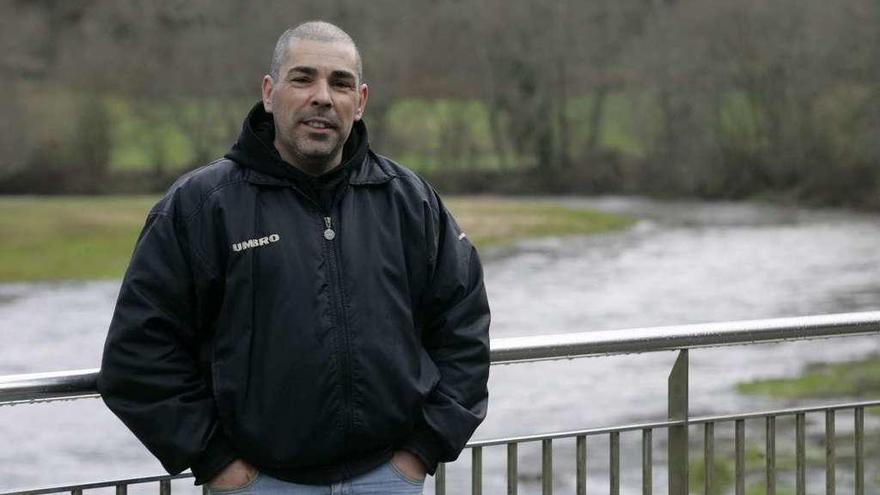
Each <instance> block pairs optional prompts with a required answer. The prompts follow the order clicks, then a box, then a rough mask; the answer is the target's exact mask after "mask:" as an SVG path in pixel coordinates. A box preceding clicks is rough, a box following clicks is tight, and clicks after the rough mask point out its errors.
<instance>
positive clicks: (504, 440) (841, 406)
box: [467, 400, 880, 448]
mask: <svg viewBox="0 0 880 495" xmlns="http://www.w3.org/2000/svg"><path fill="white" fill-rule="evenodd" d="M874 407H878V408H880V400H867V401H859V402H842V403H836V404H824V405H821V406H803V407H788V408H785V409H771V410H767V411H758V412H749V413H740V414H723V415H715V416H694V417H690V418H688V419H687V420H683V419H681V420H675V421H653V422H648V423H631V424H624V425H616V426H605V427H598V428H584V429H580V430H564V431H553V432H545V433H532V434H528V435H517V436H510V437H500V438H486V439H483V440H472V441H470V442H468V444H467V446H468V447H469V448H473V447H494V446H497V445H507V444H509V443H528V442H539V441H541V440H556V439H560V438H571V437H580V436H595V435H603V434H606V433H623V432H629V431H638V430H654V429H661V428H669V427H670V426H694V425H701V424H705V423H724V422H732V421H737V420H740V419H743V420H745V419H761V418H767V417H783V416H794V415H796V414H810V413H817V412H823V411H838V410H848V409H856V408H874Z"/></svg>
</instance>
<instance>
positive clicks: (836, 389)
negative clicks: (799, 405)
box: [737, 356, 880, 399]
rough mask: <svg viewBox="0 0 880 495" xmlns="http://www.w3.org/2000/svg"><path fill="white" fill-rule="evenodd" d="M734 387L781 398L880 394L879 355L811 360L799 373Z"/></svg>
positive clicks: (876, 395)
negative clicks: (837, 360)
mask: <svg viewBox="0 0 880 495" xmlns="http://www.w3.org/2000/svg"><path fill="white" fill-rule="evenodd" d="M737 390H738V391H739V392H741V393H744V394H757V395H768V396H771V397H777V398H782V399H794V398H829V397H860V398H861V397H880V356H873V357H871V358H868V359H864V360H860V361H853V362H848V363H814V364H811V365H809V366H807V368H806V370H805V371H804V373H803V374H801V375H800V376H797V377H792V378H772V379H766V380H757V381H753V382H749V383H740V384H738V385H737Z"/></svg>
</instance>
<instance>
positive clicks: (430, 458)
mask: <svg viewBox="0 0 880 495" xmlns="http://www.w3.org/2000/svg"><path fill="white" fill-rule="evenodd" d="M400 448H401V449H402V450H405V451H407V452H409V453H411V454H412V455H414V456H416V457H418V458H419V460H420V461H422V464H424V465H425V471H427V473H428V474H430V475H432V476H433V475H434V472H435V471H437V463H438V462H440V455H441V453H442V448H441V447H440V442H438V441H437V439H436V436H435V434H434V432H433V431H431V430H430V429H429V428H428V427H427V426H426V425H424V424H422V425H418V426H416V429H415V430H414V431H413V432H412V434H411V435H410V436H409V438H407V439H405V440H404V442H403V443H402V444H401V445H400Z"/></svg>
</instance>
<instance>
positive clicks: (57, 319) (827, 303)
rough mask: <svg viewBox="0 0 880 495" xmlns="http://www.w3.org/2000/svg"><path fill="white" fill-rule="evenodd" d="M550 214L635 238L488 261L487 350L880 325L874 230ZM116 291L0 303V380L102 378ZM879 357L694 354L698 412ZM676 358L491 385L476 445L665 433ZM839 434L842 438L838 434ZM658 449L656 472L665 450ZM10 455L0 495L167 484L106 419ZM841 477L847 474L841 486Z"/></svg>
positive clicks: (704, 212)
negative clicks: (820, 320)
mask: <svg viewBox="0 0 880 495" xmlns="http://www.w3.org/2000/svg"><path fill="white" fill-rule="evenodd" d="M554 201H560V202H565V203H567V204H571V205H576V206H585V207H594V208H600V209H605V210H608V211H617V212H622V213H628V214H632V215H635V216H637V217H639V218H640V219H642V221H641V222H640V223H639V224H638V225H637V226H636V227H635V228H633V229H631V230H629V231H626V232H621V233H615V234H610V235H603V236H593V237H570V238H554V239H542V240H533V241H528V242H525V243H522V244H520V245H517V246H515V247H513V248H506V249H500V250H496V251H493V252H487V253H483V255H484V259H485V262H486V263H485V265H486V266H485V271H486V278H487V289H488V291H489V297H490V301H491V304H492V313H493V325H492V335H493V337H507V336H519V335H533V334H553V333H567V332H581V331H590V330H606V329H621V328H628V327H639V326H656V325H671V324H684V323H695V322H705V321H719V320H737V319H754V318H766V317H777V316H794V315H807V314H818V313H831V312H847V311H861V310H873V309H877V307H878V294H880V250H878V249H877V248H876V246H878V245H880V223H878V222H877V220H876V218H875V217H874V216H873V215H866V214H859V213H852V212H845V211H834V210H822V211H815V210H805V209H798V208H790V207H774V206H766V205H753V204H741V203H717V204H714V203H713V204H706V203H682V202H656V201H651V200H645V199H639V198H600V199H572V198H565V199H554ZM117 290H118V282H96V283H63V284H15V285H8V286H0V338H2V339H3V342H5V343H7V345H4V346H3V347H2V348H0V373H2V374H8V373H22V372H32V371H48V370H59V369H75V368H89V367H95V366H97V364H98V362H99V358H100V353H101V346H102V345H103V338H104V332H105V331H106V326H107V324H108V322H109V319H110V314H111V311H112V307H113V303H114V302H115V297H116V291H117ZM877 340H878V339H876V338H859V339H844V340H828V341H814V342H803V343H792V344H773V345H762V346H752V347H737V348H726V349H709V350H699V351H694V352H693V353H692V356H691V362H692V370H691V377H692V378H691V379H692V384H691V398H692V406H691V407H692V412H693V413H694V414H703V413H714V412H718V413H723V412H734V411H736V410H738V409H743V408H755V409H764V408H772V407H778V406H780V405H784V404H783V403H781V402H780V401H774V400H772V399H768V398H763V397H743V396H740V395H738V394H737V393H736V392H735V390H734V388H733V387H734V385H735V384H736V383H738V382H740V381H743V380H749V379H754V378H756V377H763V376H784V375H792V374H795V373H797V372H798V371H799V370H800V369H801V368H802V367H803V366H804V365H805V364H806V363H808V362H811V361H820V360H843V359H852V358H855V357H860V356H865V355H867V354H870V353H872V352H878V351H880V345H878V341H877ZM674 357H675V355H674V354H673V353H655V354H648V355H636V356H621V357H613V358H602V359H582V360H575V361H559V362H544V363H531V364H522V365H511V366H499V367H495V368H493V370H492V377H491V383H490V390H491V394H492V395H491V402H490V414H489V418H488V419H487V421H486V422H485V424H484V425H482V426H481V427H480V429H479V430H478V432H477V437H479V438H487V437H497V436H504V435H511V434H520V433H534V432H538V431H540V432H545V431H554V430H562V429H574V428H580V427H584V426H602V425H610V424H614V423H619V422H629V421H645V420H652V419H659V418H662V417H663V415H664V414H665V408H666V406H665V387H666V384H665V380H666V376H667V374H668V372H669V368H670V366H671V363H672V362H673V360H674ZM816 421H821V418H817V419H816ZM869 421H870V418H869ZM847 424H848V423H847ZM838 430H839V431H840V432H841V433H845V432H846V426H845V425H844V424H842V423H841V424H840V425H839V426H838ZM719 434H720V432H719ZM655 435H656V437H655V444H657V445H658V447H657V448H658V451H657V452H656V453H655V459H656V460H658V461H659V460H661V459H662V451H661V450H659V449H660V448H661V447H662V445H663V442H664V438H663V435H662V434H661V432H657V433H655ZM0 438H3V439H4V441H5V443H6V444H7V445H15V446H16V449H14V451H13V449H6V451H4V452H0V490H2V489H12V488H17V487H26V486H34V485H46V484H58V483H67V482H73V481H87V480H94V479H106V478H113V477H124V476H133V475H141V474H155V473H156V472H159V471H160V470H161V468H160V466H159V465H158V463H157V462H156V461H154V460H153V459H152V458H151V457H150V456H149V455H148V454H147V453H146V452H145V451H144V449H143V448H142V447H141V446H140V445H139V444H138V443H137V441H136V440H135V439H133V437H131V435H130V434H129V433H128V432H127V431H126V430H125V428H124V427H123V426H122V425H121V424H119V422H118V421H116V420H115V418H113V417H112V415H111V414H110V413H109V412H107V411H106V409H105V408H103V406H102V405H101V403H100V401H79V402H66V403H61V404H45V405H38V406H16V407H3V408H0ZM622 440H623V444H622V452H621V454H622V458H623V468H624V473H623V483H624V487H626V486H632V487H635V486H638V484H639V483H640V472H641V471H640V468H639V467H638V464H637V460H638V459H639V452H638V437H635V436H634V437H633V438H632V439H628V438H623V439H622ZM591 442H594V443H592V444H590V447H589V448H590V449H592V450H591V452H593V453H595V455H594V457H593V458H591V462H590V464H589V466H590V468H589V469H590V479H591V481H590V488H591V489H592V490H594V491H595V490H600V491H603V492H604V491H605V490H606V489H607V439H606V438H604V437H602V438H596V439H595V441H594V440H592V439H591ZM780 448H781V447H780ZM569 454H570V455H569ZM591 455H592V454H591ZM556 456H557V458H556V460H555V464H556V466H557V472H558V475H557V479H556V488H557V490H560V491H571V490H573V483H574V479H573V470H572V469H571V459H572V458H573V456H574V445H573V443H571V444H570V445H569V444H568V443H566V442H560V443H559V446H558V447H557V451H556ZM484 458H485V460H484V462H485V465H486V469H487V472H486V475H485V477H484V479H485V486H486V490H487V493H498V492H501V491H503V484H504V466H503V462H504V458H505V453H504V451H503V449H488V450H487V452H485V453H484ZM520 466H521V470H522V472H523V473H524V474H523V477H524V481H523V485H522V493H529V492H534V491H536V490H538V484H537V483H539V480H538V479H537V478H535V475H537V473H538V472H539V470H540V452H539V450H538V449H537V448H533V446H529V445H524V446H522V447H521V450H520ZM661 471H662V470H660V469H657V470H655V475H654V481H655V485H656V486H657V487H658V488H660V489H659V490H658V492H661V493H662V491H663V490H664V488H662V487H663V486H664V485H665V481H664V479H663V478H662V476H663V473H662V472H661ZM449 473H450V480H449V486H450V493H465V492H466V491H467V489H466V487H467V486H468V483H469V481H468V476H469V461H468V460H467V459H463V460H462V461H460V462H457V463H454V464H453V465H451V466H450V467H449ZM569 473H571V474H570V475H569ZM845 476H847V474H846V473H841V472H839V473H838V477H839V479H841V478H842V480H841V482H844V483H845V481H846V480H845ZM183 486H185V485H183ZM176 488H177V487H176V486H175V489H176ZM426 493H430V483H429V488H428V490H426Z"/></svg>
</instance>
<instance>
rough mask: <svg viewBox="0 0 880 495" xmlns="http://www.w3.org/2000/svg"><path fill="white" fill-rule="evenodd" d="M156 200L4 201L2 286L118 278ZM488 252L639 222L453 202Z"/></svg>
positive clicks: (503, 202)
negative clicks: (533, 239) (503, 246)
mask: <svg viewBox="0 0 880 495" xmlns="http://www.w3.org/2000/svg"><path fill="white" fill-rule="evenodd" d="M157 199H158V198H157V197H155V196H133V197H123V196H118V197H103V196H101V197H35V196H23V197H8V196H7V197H0V238H2V239H3V242H2V243H0V282H12V281H35V280H62V279H74V280H87V279H102V278H119V277H121V276H122V274H123V273H124V271H125V267H126V266H127V265H128V261H129V258H130V256H131V252H132V250H133V248H134V243H135V240H136V239H137V235H138V233H139V232H140V229H141V226H142V225H143V222H144V219H145V218H146V215H147V212H148V211H149V209H150V207H151V206H152V205H153V204H154V203H155V202H156V200H157ZM447 204H448V205H449V208H450V209H451V210H452V211H453V213H454V214H455V216H456V218H457V219H458V221H459V224H460V225H461V227H462V228H463V229H464V230H465V232H467V234H468V237H469V238H470V239H471V240H472V241H473V242H474V243H475V244H476V245H477V246H478V247H481V248H485V247H488V246H496V245H499V244H504V243H508V242H512V241H516V240H519V239H523V238H527V237H538V236H548V235H564V234H590V233H598V232H605V231H609V230H614V229H621V228H625V227H627V226H629V225H630V224H631V223H632V220H630V219H627V218H623V217H619V216H616V215H609V214H604V213H597V212H592V211H583V210H573V209H569V208H564V207H560V206H553V205H547V204H541V203H537V202H532V201H526V200H516V199H487V198H450V199H449V200H448V203H447Z"/></svg>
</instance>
